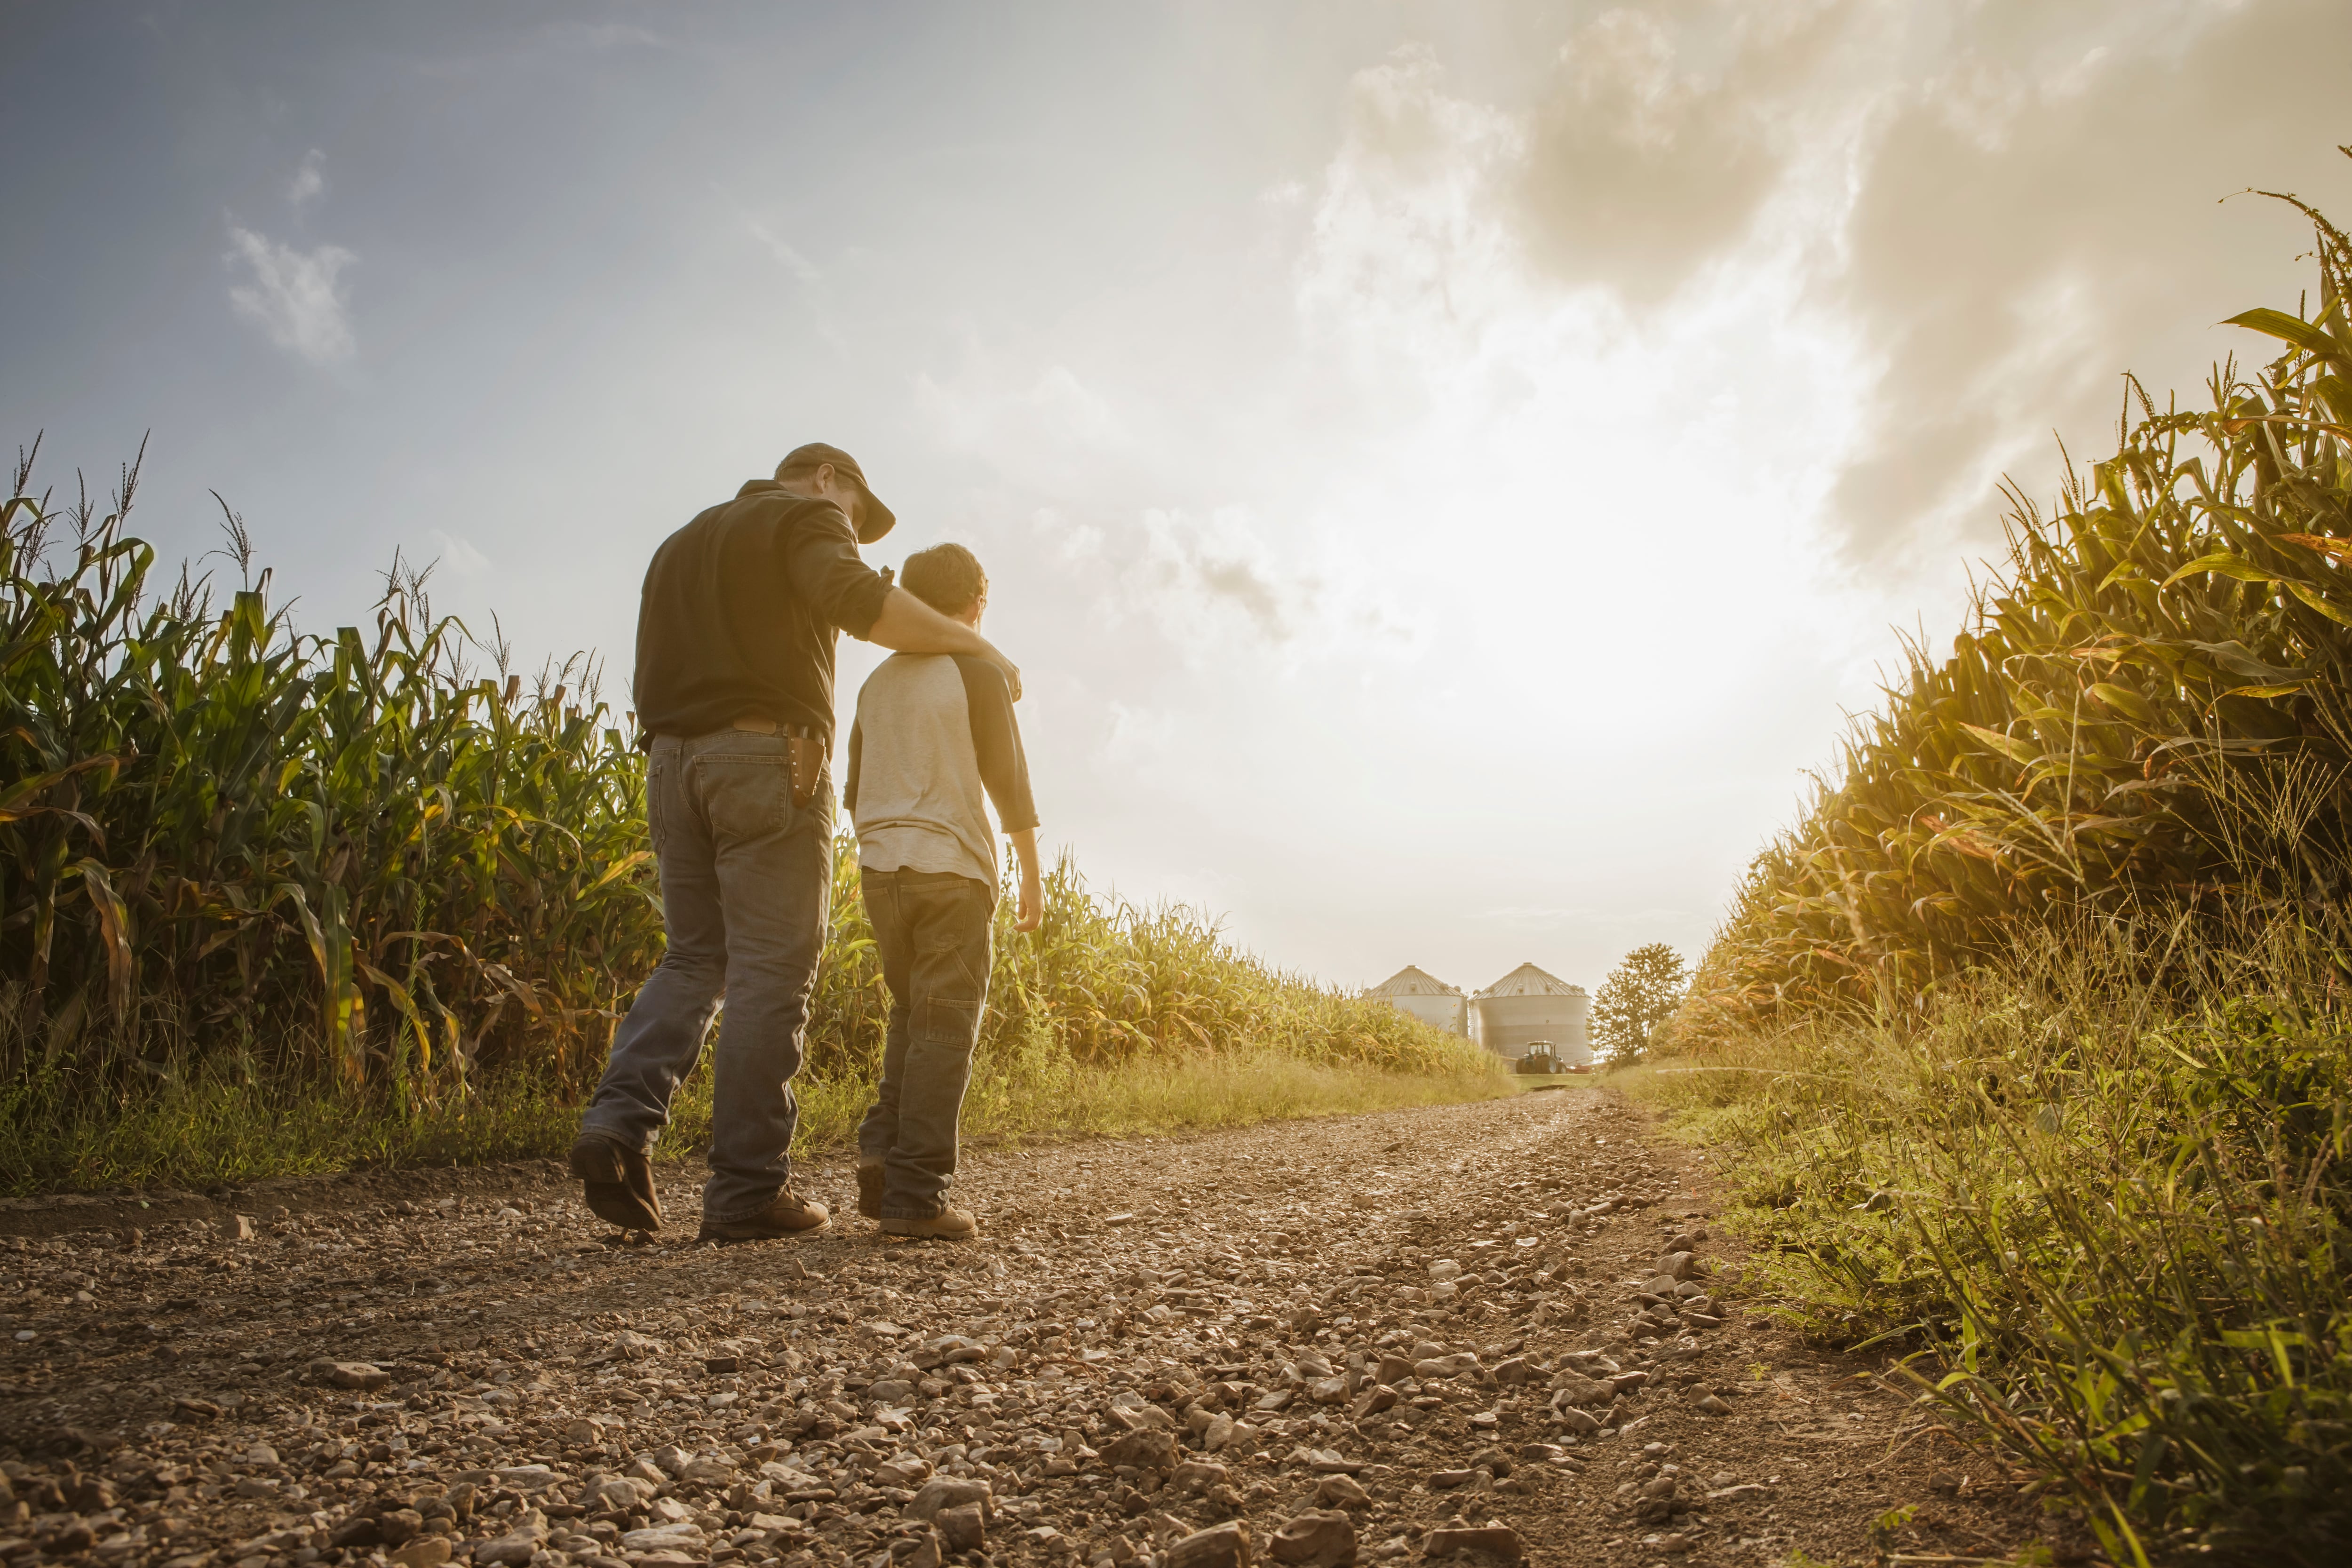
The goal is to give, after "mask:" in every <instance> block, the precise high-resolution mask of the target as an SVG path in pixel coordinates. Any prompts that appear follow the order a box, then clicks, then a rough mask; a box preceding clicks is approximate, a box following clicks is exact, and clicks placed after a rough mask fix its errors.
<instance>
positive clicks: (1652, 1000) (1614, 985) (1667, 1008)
mask: <svg viewBox="0 0 2352 1568" xmlns="http://www.w3.org/2000/svg"><path fill="white" fill-rule="evenodd" d="M1689 987H1690V971H1689V970H1687V969H1685V967H1684V966H1683V956H1682V954H1681V953H1678V952H1675V950H1674V949H1673V948H1671V947H1668V946H1667V945H1666V944H1665V943H1664V942H1650V943H1648V944H1647V945H1645V946H1642V947H1637V948H1635V949H1634V950H1633V952H1629V953H1627V954H1626V955H1625V960H1624V962H1623V963H1620V964H1619V965H1618V966H1617V967H1616V968H1615V969H1612V970H1611V971H1610V972H1609V978H1608V979H1606V980H1604V981H1602V982H1601V994H1600V995H1599V996H1597V997H1595V998H1594V999H1593V1003H1592V1044H1593V1048H1594V1049H1595V1050H1596V1051H1597V1052H1598V1053H1599V1054H1600V1055H1601V1056H1603V1057H1606V1058H1608V1059H1609V1060H1611V1061H1612V1062H1618V1063H1624V1062H1637V1061H1640V1060H1641V1059H1642V1058H1643V1056H1644V1055H1646V1054H1647V1053H1648V1051H1649V1049H1650V1043H1651V1041H1652V1040H1654V1039H1655V1038H1656V1037H1657V1032H1658V1027H1659V1026H1660V1025H1662V1024H1664V1022H1665V1021H1666V1020H1667V1019H1668V1018H1671V1017H1673V1016H1674V1015H1675V1008H1677V1007H1679V1006H1681V1005H1682V1000H1683V993H1684V992H1685V990H1687V989H1689Z"/></svg>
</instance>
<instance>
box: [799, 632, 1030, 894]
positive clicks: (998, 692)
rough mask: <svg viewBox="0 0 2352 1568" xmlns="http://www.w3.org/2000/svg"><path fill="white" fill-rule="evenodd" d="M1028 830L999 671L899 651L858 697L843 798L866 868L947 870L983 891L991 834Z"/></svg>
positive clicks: (990, 864) (1024, 766) (1025, 781)
mask: <svg viewBox="0 0 2352 1568" xmlns="http://www.w3.org/2000/svg"><path fill="white" fill-rule="evenodd" d="M983 793H985V794H986V795H987V797H988V798H989V799H990V800H991V801H993V802H994V803H995V805H996V816H997V820H998V821H999V822H1001V823H1002V824H1003V831H1004V832H1006V833H1018V832H1020V831H1021V830H1022V829H1023V828H1025V827H1034V826H1037V806H1036V803H1035V802H1034V800H1032V799H1031V798H1030V795H1029V762H1028V759H1027V758H1026V757H1025V756H1024V755H1023V753H1022V750H1021V727H1020V725H1019V724H1018V723H1016V722H1015V721H1014V720H1013V691H1012V689H1011V688H1010V687H1009V686H1007V685H1006V684H1005V679H1004V672H1003V670H1001V669H999V668H997V667H996V666H994V665H993V664H991V663H989V662H988V661H987V660H986V659H984V658H972V657H971V656H970V655H967V654H947V653H898V654H892V655H891V656H890V657H889V658H886V659H884V660H883V661H882V666H881V668H878V669H877V670H876V671H875V672H874V673H873V674H872V675H870V676H868V677H866V684H865V685H864V686H863V687H861V688H859V689H858V692H857V718H856V722H855V723H853V724H852V725H851V726H850V731H849V771H848V776H847V781H846V783H845V784H844V786H843V789H842V799H843V802H844V804H845V805H847V806H848V808H849V816H850V820H851V821H852V822H854V823H856V826H857V864H858V867H859V868H861V869H863V870H867V871H950V872H953V873H954V874H955V875H957V876H959V877H970V878H972V879H975V880H977V881H982V882H985V883H986V884H988V886H989V887H990V888H992V889H993V888H994V887H995V886H996V885H997V880H996V835H995V834H994V833H992V832H990V831H989V826H988V816H987V813H986V812H985V810H984V809H983V808H982V803H981V796H982V794H983Z"/></svg>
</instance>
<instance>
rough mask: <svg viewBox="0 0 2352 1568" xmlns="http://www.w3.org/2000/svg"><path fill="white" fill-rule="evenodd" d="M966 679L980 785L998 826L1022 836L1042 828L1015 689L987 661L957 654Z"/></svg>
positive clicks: (964, 679) (959, 668)
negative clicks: (1023, 746)
mask: <svg viewBox="0 0 2352 1568" xmlns="http://www.w3.org/2000/svg"><path fill="white" fill-rule="evenodd" d="M955 661H956V669H957V670H958V672H959V673H961V675H962V676H963V698H964V706H965V707H966V708H967V709H969V710H971V749H972V750H973V751H974V752H977V753H978V754H979V757H980V782H981V784H982V786H983V787H985V788H986V789H987V791H988V798H989V800H990V802H991V803H992V804H993V805H995V807H996V821H997V826H999V827H1000V828H1002V829H1003V831H1004V832H1006V833H1019V832H1020V831H1022V830H1023V829H1024V828H1029V827H1034V826H1037V803H1036V802H1035V801H1034V800H1033V799H1032V798H1031V797H1030V795H1029V759H1028V757H1027V756H1026V755H1025V754H1024V752H1022V749H1021V726H1020V723H1019V722H1018V721H1016V720H1014V718H1013V689H1012V688H1011V687H1009V686H1007V685H1006V684H1005V683H1004V672H1003V670H1001V669H999V668H996V666H994V665H992V664H991V663H990V662H989V661H988V660H986V659H984V658H973V657H972V656H971V655H970V654H964V653H960V654H957V655H956V656H955Z"/></svg>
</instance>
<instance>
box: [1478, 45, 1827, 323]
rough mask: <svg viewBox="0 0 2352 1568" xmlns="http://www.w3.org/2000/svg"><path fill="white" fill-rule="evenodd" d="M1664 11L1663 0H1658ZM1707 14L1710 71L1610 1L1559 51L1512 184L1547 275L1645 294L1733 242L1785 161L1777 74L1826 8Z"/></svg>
mask: <svg viewBox="0 0 2352 1568" xmlns="http://www.w3.org/2000/svg"><path fill="white" fill-rule="evenodd" d="M1659 9H1665V8H1659ZM1727 11H1728V15H1727V16H1717V15H1715V14H1712V13H1711V14H1710V16H1709V18H1708V20H1709V22H1710V23H1711V24H1712V26H1711V27H1710V29H1709V30H1710V32H1711V33H1712V34H1713V35H1714V36H1713V37H1712V38H1711V40H1710V41H1711V43H1712V45H1713V48H1714V52H1717V53H1718V54H1719V53H1720V52H1721V51H1722V49H1723V47H1724V43H1725V29H1724V26H1723V24H1724V22H1725V21H1728V23H1729V28H1728V36H1729V37H1731V38H1733V39H1736V40H1738V43H1737V44H1736V45H1735V46H1734V47H1733V49H1732V52H1731V55H1730V58H1729V60H1728V61H1727V63H1725V64H1723V65H1721V66H1719V67H1717V68H1716V69H1715V70H1714V71H1713V72H1711V73H1704V74H1703V73H1701V72H1699V71H1696V70H1695V69H1693V68H1691V67H1690V66H1689V65H1688V64H1687V63H1686V61H1685V58H1684V57H1685V54H1686V53H1688V52H1690V51H1689V50H1688V48H1687V47H1686V45H1685V39H1684V37H1681V36H1678V32H1677V30H1676V29H1675V28H1673V27H1671V26H1669V25H1668V23H1667V22H1666V21H1665V20H1664V19H1663V18H1662V17H1661V16H1660V15H1659V14H1658V12H1657V10H1653V11H1631V10H1625V11H1611V12H1609V13H1607V14H1606V15H1604V16H1601V17H1600V18H1599V19H1598V20H1596V21H1594V22H1593V23H1591V25H1590V26H1586V27H1584V28H1582V29H1581V30H1580V31H1579V32H1578V33H1577V34H1576V35H1575V36H1574V37H1571V38H1570V40H1569V42H1568V44H1567V46H1566V47H1564V48H1562V49H1561V51H1560V57H1559V70H1558V72H1557V74H1556V78H1555V81H1554V90H1553V92H1552V93H1551V95H1550V96H1549V99H1548V100H1546V101H1545V102H1544V103H1543V105H1542V107H1541V108H1540V109H1539V110H1538V111H1537V112H1536V113H1535V114H1534V115H1533V116H1532V117H1531V119H1532V126H1531V131H1530V133H1529V135H1528V142H1527V145H1528V156H1527V162H1526V164H1525V167H1524V171H1523V177H1522V180H1521V183H1520V185H1519V188H1518V191H1517V195H1518V199H1519V201H1520V203H1521V208H1522V214H1523V218H1524V222H1525V226H1526V233H1527V235H1528V240H1529V244H1530V247H1531V249H1532V250H1533V252H1534V253H1535V255H1536V257H1537V258H1538V259H1539V260H1540V261H1541V262H1542V263H1543V264H1545V265H1546V266H1548V267H1549V268H1551V269H1552V270H1554V271H1555V272H1556V273H1558V274H1559V276H1562V277H1564V278H1568V279H1573V280H1575V281H1578V282H1601V283H1606V284H1608V285H1610V286H1612V287H1613V288H1615V289H1618V290H1620V291H1621V292H1622V293H1623V294H1625V295H1626V296H1627V297H1629V298H1631V299H1634V300H1640V301H1643V302H1655V301H1657V300H1662V299H1664V298H1665V297H1666V296H1668V295H1670V294H1672V293H1673V292H1674V291H1675V289H1676V288H1677V287H1679V286H1680V285H1681V284H1682V283H1683V281H1684V280H1685V279H1686V278H1688V276H1689V275H1690V273H1691V272H1692V270H1693V269H1694V268H1696V267H1697V266H1698V265H1699V264H1700V263H1702V262H1703V261H1705V260H1706V259H1707V258H1709V257H1711V256H1712V255H1714V254H1716V253H1717V252H1718V251H1720V250H1721V249H1723V248H1724V247H1727V246H1728V245H1730V244H1732V243H1733V242H1734V241H1736V240H1738V238H1739V237H1741V236H1742V235H1744V234H1745V233H1746V231H1747V230H1748V226H1749V225H1750V224H1751V223H1752V222H1753V221H1754V220H1755V218H1756V216H1757V213H1758V211H1759V208H1760V207H1761V206H1762V205H1763V203H1764V200H1765V198H1766V197H1767V196H1768V195H1769V194H1770V193H1771V192H1772V190H1773V189H1774V187H1775V186H1776V185H1777V184H1779V182H1780V179H1781V177H1782V176H1783V174H1784V172H1785V166H1786V162H1787V158H1788V146H1789V142H1790V140H1791V138H1790V135H1789V134H1788V132H1789V131H1790V129H1791V126H1790V121H1791V118H1792V117H1791V116H1790V113H1789V112H1788V105H1787V104H1786V102H1785V100H1784V95H1783V93H1782V92H1781V91H1780V90H1779V89H1780V86H1781V84H1783V83H1785V82H1787V81H1789V80H1790V79H1791V78H1793V77H1797V76H1799V75H1801V74H1802V73H1803V72H1804V71H1805V69H1806V68H1807V67H1809V66H1810V64H1811V62H1812V61H1813V60H1815V59H1816V58H1818V57H1819V54H1820V52H1821V50H1822V47H1824V44H1825V40H1826V39H1828V38H1829V37H1833V36H1834V35H1835V33H1836V31H1837V26H1838V14H1837V11H1836V10H1835V8H1833V7H1828V6H1821V5H1813V6H1804V5H1793V6H1781V5H1775V6H1774V7H1772V9H1771V10H1770V12H1769V14H1759V13H1758V12H1755V11H1752V10H1749V9H1746V8H1740V7H1731V8H1727Z"/></svg>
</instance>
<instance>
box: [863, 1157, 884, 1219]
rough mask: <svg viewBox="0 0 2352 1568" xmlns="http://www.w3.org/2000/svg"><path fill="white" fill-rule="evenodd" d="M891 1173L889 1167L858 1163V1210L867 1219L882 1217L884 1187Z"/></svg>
mask: <svg viewBox="0 0 2352 1568" xmlns="http://www.w3.org/2000/svg"><path fill="white" fill-rule="evenodd" d="M888 1174H889V1171H888V1169H887V1167H885V1166H882V1165H869V1164H867V1163H865V1162H864V1161H863V1160H861V1161H859V1162H858V1163H857V1212H858V1213H859V1214H862V1215H865V1216H866V1218H867V1219H880V1218H881V1217H882V1189H883V1187H884V1186H885V1185H886V1181H885V1178H886V1177H887V1176H888Z"/></svg>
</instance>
